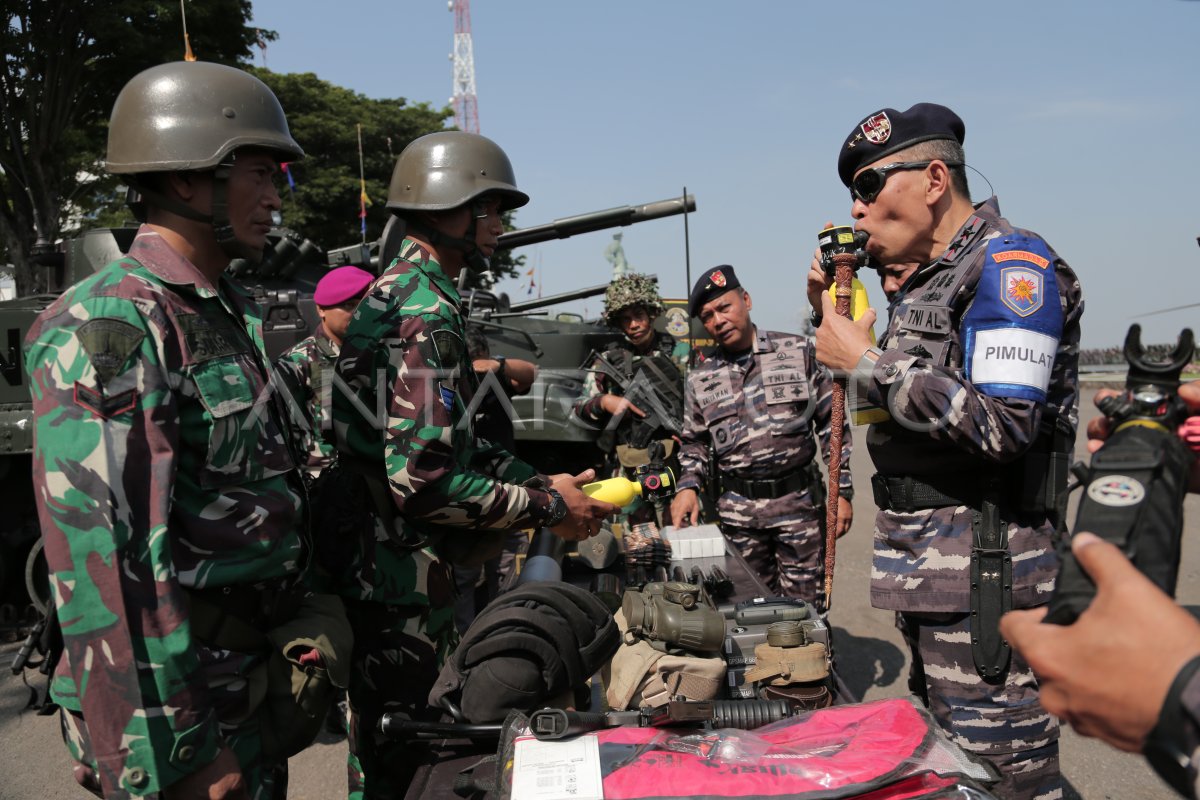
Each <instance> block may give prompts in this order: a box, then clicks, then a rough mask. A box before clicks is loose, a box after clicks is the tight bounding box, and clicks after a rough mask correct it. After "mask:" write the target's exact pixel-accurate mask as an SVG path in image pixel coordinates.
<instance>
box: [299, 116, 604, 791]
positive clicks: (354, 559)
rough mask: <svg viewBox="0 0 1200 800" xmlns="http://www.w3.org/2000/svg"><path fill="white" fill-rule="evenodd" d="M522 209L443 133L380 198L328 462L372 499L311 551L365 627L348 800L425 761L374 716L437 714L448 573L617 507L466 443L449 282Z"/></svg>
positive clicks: (400, 787)
mask: <svg viewBox="0 0 1200 800" xmlns="http://www.w3.org/2000/svg"><path fill="white" fill-rule="evenodd" d="M528 200H529V198H528V197H527V196H526V195H525V194H524V193H523V192H521V191H520V190H519V189H517V187H516V179H515V177H514V175H513V169H512V165H511V164H510V163H509V160H508V156H507V155H505V153H504V151H503V150H501V149H500V147H499V146H498V145H496V143H495V142H493V141H491V140H490V139H487V138H484V137H483V136H479V135H478V134H472V133H465V132H460V131H445V132H440V133H432V134H428V135H426V136H422V137H420V138H418V139H416V140H415V141H413V142H412V143H411V144H409V145H408V146H407V147H406V148H405V149H404V151H403V152H401V153H400V157H399V158H398V159H397V161H396V167H395V170H394V172H393V175H392V182H391V186H390V188H389V190H388V203H387V205H388V208H389V209H391V210H392V212H393V214H395V215H396V218H397V219H396V220H395V221H394V222H393V223H391V224H392V226H393V230H395V228H396V226H400V227H401V228H402V231H403V236H402V238H401V240H400V242H399V244H398V245H397V246H396V249H395V252H396V256H395V258H394V259H393V260H391V262H390V265H389V266H388V268H387V270H386V271H385V272H384V273H383V275H381V276H380V277H379V278H378V279H377V280H376V281H375V283H374V284H373V285H372V286H371V288H370V289H369V290H368V292H367V295H366V297H364V298H363V300H362V302H361V303H360V304H359V306H358V310H357V311H356V312H355V315H354V318H353V319H352V320H351V322H350V326H349V329H348V330H347V332H346V336H345V338H344V340H343V344H342V353H341V356H340V358H339V359H338V363H337V374H338V377H339V378H340V379H341V380H342V381H344V383H345V386H346V388H347V391H344V392H343V391H336V392H334V397H333V403H334V428H335V433H336V438H337V447H338V453H339V455H338V459H339V463H347V464H350V463H353V464H357V465H361V468H360V469H357V470H356V472H357V474H358V477H360V478H361V480H362V481H364V482H365V486H366V487H367V489H368V491H369V496H371V497H372V498H373V500H374V504H373V505H372V507H371V509H370V513H369V516H370V518H371V519H370V522H369V523H368V525H367V526H366V527H365V528H364V529H363V530H361V531H356V532H354V533H353V534H351V535H352V536H353V537H355V538H353V539H352V540H351V541H346V539H345V538H344V537H343V536H341V535H335V536H330V537H328V538H327V539H325V540H321V541H319V542H318V550H319V552H320V553H321V560H322V563H323V564H325V566H326V567H327V569H329V571H330V572H331V573H332V574H333V576H334V578H335V580H336V581H337V582H338V585H340V586H341V588H342V592H343V596H344V597H345V598H346V599H347V605H348V611H349V614H350V617H351V622H352V623H353V624H354V626H355V629H356V630H358V631H362V635H360V636H358V637H356V639H357V642H356V648H355V651H356V652H355V657H354V669H353V674H352V679H351V685H350V705H351V709H352V712H353V718H352V722H351V732H350V742H351V747H350V750H351V752H350V759H351V764H350V775H351V785H350V791H351V796H353V797H401V796H403V795H404V789H405V787H406V786H407V784H408V783H409V782H410V781H411V778H412V775H413V772H414V770H415V768H416V767H417V766H418V765H419V760H420V759H421V758H422V753H421V751H420V749H419V748H418V746H416V745H415V744H414V743H411V742H408V743H405V742H390V741H381V740H379V739H378V738H377V734H376V730H377V723H378V720H379V717H380V715H381V714H382V713H383V712H384V711H392V712H400V713H403V714H406V715H409V716H412V717H415V718H436V717H438V716H439V715H440V710H434V709H430V708H429V706H428V696H429V692H430V690H431V689H432V688H433V684H434V682H435V680H436V678H437V674H438V669H439V668H440V666H441V663H442V661H443V660H444V659H445V657H446V655H447V654H448V653H449V652H450V650H451V649H452V648H453V647H454V645H455V643H456V641H457V631H456V630H455V626H454V588H453V587H454V583H453V579H452V577H451V574H450V567H451V563H460V564H464V565H470V564H471V563H478V562H482V561H483V560H485V559H487V558H488V557H490V556H492V555H495V554H498V552H499V546H500V545H502V544H503V541H504V536H505V532H506V531H510V530H513V529H523V528H533V527H547V528H550V529H551V530H552V531H554V533H556V534H557V535H559V536H561V537H563V538H565V539H572V540H573V539H581V538H585V537H587V536H590V535H592V534H594V533H595V532H596V531H597V530H598V527H599V521H600V519H602V518H603V517H604V516H606V515H607V514H609V513H611V511H613V510H614V509H613V506H611V505H610V504H608V503H601V502H599V501H595V500H592V499H591V498H589V497H587V496H586V495H585V494H583V492H582V491H580V489H579V486H581V485H582V484H584V483H586V482H588V481H589V480H591V479H592V478H593V477H594V476H593V475H592V474H591V473H590V471H589V472H587V473H584V474H582V475H578V476H570V475H556V476H546V475H541V474H538V472H537V471H536V470H535V469H534V468H533V467H531V466H529V465H528V464H525V463H523V462H521V461H519V460H518V459H516V458H515V457H513V456H512V455H511V454H510V453H508V452H507V451H505V450H504V449H502V448H500V447H499V446H497V445H494V444H491V443H489V442H486V441H484V440H476V438H475V436H474V433H473V427H472V412H473V410H474V408H475V405H474V404H473V403H472V400H473V399H475V398H474V393H475V389H476V386H475V373H474V370H473V369H472V364H471V359H470V356H469V354H468V346H467V338H466V326H465V323H464V319H463V309H462V300H461V298H460V296H459V294H458V291H457V289H456V288H455V284H456V281H457V279H458V277H459V275H460V273H461V272H462V270H464V269H467V268H472V269H482V268H484V267H486V261H487V258H488V257H489V256H491V254H492V253H493V252H494V251H495V249H496V243H497V238H498V237H499V235H500V233H501V231H502V227H501V220H500V214H501V213H502V212H504V211H506V210H509V209H513V208H519V207H520V206H522V205H524V204H525V203H526V202H528ZM385 238H386V237H385ZM488 544H491V545H492V546H493V549H492V551H491V552H489V551H488V548H487V545H488Z"/></svg>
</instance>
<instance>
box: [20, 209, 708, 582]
mask: <svg viewBox="0 0 1200 800" xmlns="http://www.w3.org/2000/svg"><path fill="white" fill-rule="evenodd" d="M695 208H696V203H695V200H694V198H693V197H692V196H691V195H688V196H686V197H680V198H674V199H670V200H661V201H658V202H654V203H646V204H643V205H635V206H621V207H618V208H610V209H607V210H604V211H595V212H591V213H588V214H579V215H576V216H571V217H564V218H562V219H557V220H555V221H553V222H550V223H547V224H545V225H538V226H534V227H531V228H524V229H521V230H515V231H510V232H508V233H505V234H503V235H502V236H501V237H500V243H499V247H500V248H502V249H503V248H513V247H524V246H526V245H530V244H536V243H539V242H545V241H550V240H552V239H564V238H567V237H569V236H574V235H577V234H580V233H587V232H590V231H598V230H603V229H605V228H614V227H618V226H624V225H633V224H635V223H638V222H645V221H648V220H652V219H659V218H661V217H668V216H672V215H676V214H682V213H684V212H685V210H686V211H694V210H695ZM136 232H137V229H136V228H132V227H128V228H102V229H96V230H91V231H87V232H86V233H83V234H81V235H80V236H78V237H76V238H74V239H71V240H68V241H66V242H63V243H62V244H60V245H57V246H49V247H43V248H42V249H41V251H40V253H39V254H38V255H37V256H36V258H37V263H38V264H39V265H41V266H42V267H43V268H44V269H45V270H46V276H47V284H48V286H49V287H50V288H49V290H48V291H47V292H46V293H43V294H38V295H32V296H28V297H21V298H18V299H16V300H10V301H7V302H2V303H0V501H2V502H3V505H4V507H5V508H6V509H7V511H8V513H7V514H5V517H4V520H3V521H0V604H3V603H5V602H19V603H20V604H21V605H24V603H25V599H24V597H23V595H24V594H25V592H24V591H21V589H22V588H23V587H22V583H23V581H22V577H23V573H24V571H25V568H26V566H27V562H28V563H29V564H31V565H32V564H33V562H34V561H35V560H36V558H37V557H38V554H37V553H36V552H32V553H31V550H32V547H33V544H34V542H35V541H37V539H38V526H37V512H36V507H35V505H34V497H33V486H32V482H31V481H30V477H29V476H30V475H31V472H32V465H31V455H30V454H31V451H32V449H33V430H32V427H31V415H32V403H31V401H30V396H29V386H28V381H27V380H26V378H25V367H24V363H23V358H22V354H21V347H22V343H23V341H24V338H25V333H26V331H28V330H29V327H30V325H31V324H32V322H33V320H34V318H35V317H36V316H37V315H38V314H39V313H41V312H42V311H43V310H45V309H46V307H47V306H48V305H50V303H51V302H53V300H54V299H55V297H57V296H58V294H60V293H61V292H62V291H63V290H64V289H66V288H67V287H68V286H70V285H71V284H73V283H75V282H77V281H79V280H82V279H83V278H85V277H87V276H88V275H90V274H91V273H92V272H94V271H96V270H98V269H100V268H101V267H103V266H104V265H106V264H108V263H109V262H111V261H113V260H115V259H117V258H119V257H120V256H121V255H123V254H124V253H125V252H126V251H127V250H128V249H129V247H130V245H131V244H132V242H133V237H134V235H135V234H136ZM268 238H269V242H268V250H267V253H266V254H265V256H264V257H263V259H262V261H261V263H258V264H255V263H252V262H250V261H244V260H235V261H234V262H233V263H232V264H230V267H229V272H228V274H229V275H230V277H232V278H233V279H234V280H235V281H236V282H238V283H239V284H241V285H243V286H245V287H246V288H247V289H249V290H251V291H252V292H253V293H254V294H255V296H256V298H257V300H258V302H259V303H260V304H261V305H262V307H263V322H264V324H263V339H264V341H265V343H266V347H267V351H268V352H269V353H270V355H271V356H272V358H274V357H276V356H278V355H279V354H280V353H282V352H283V351H284V350H286V349H287V348H288V347H290V346H291V345H293V344H295V343H296V342H298V341H300V340H301V339H303V338H305V337H306V336H308V335H309V333H310V332H311V331H312V329H313V328H314V327H315V326H316V325H317V322H318V317H317V312H316V306H315V305H314V303H313V300H312V296H313V292H314V290H315V288H316V283H317V281H318V280H320V278H321V276H322V275H324V274H325V272H326V271H327V270H328V269H330V268H332V267H337V266H343V265H346V264H353V265H356V266H361V267H364V268H366V269H369V270H371V271H373V272H375V273H376V274H378V273H379V272H380V271H381V270H382V268H384V267H386V266H387V264H383V265H380V264H379V263H378V261H379V257H378V254H379V252H380V246H381V245H380V243H378V242H373V243H363V244H355V245H350V246H347V247H341V248H336V249H332V250H326V249H324V248H322V247H320V246H318V245H317V244H315V243H314V242H312V241H309V240H307V239H305V238H303V237H302V236H300V235H298V234H297V233H295V232H293V231H290V230H288V229H276V230H274V231H272V233H271V234H270V236H269V237H268ZM607 287H608V284H607V283H603V284H597V285H595V286H589V287H586V288H583V289H577V290H574V291H571V292H564V293H562V294H557V295H553V296H550V297H543V298H539V299H536V300H529V301H525V302H521V303H510V302H509V300H508V297H507V296H506V295H504V294H495V293H492V292H489V291H486V290H483V289H474V290H469V291H467V292H465V297H464V300H465V303H466V306H467V309H468V311H469V313H470V316H471V322H472V323H478V324H479V325H481V326H482V327H483V328H484V331H485V334H486V336H487V337H488V340H489V345H490V347H491V350H492V353H493V355H503V356H510V357H513V358H524V359H527V360H529V361H533V362H534V363H536V364H538V365H539V367H540V368H541V370H540V371H541V379H540V380H539V381H538V383H537V385H535V387H534V389H533V390H532V391H531V392H530V393H529V394H527V395H524V396H521V397H516V398H513V405H514V408H515V411H516V416H517V417H518V419H519V420H520V422H519V423H518V424H517V426H516V438H517V443H518V444H517V451H518V454H519V455H521V457H522V458H525V459H527V460H529V461H531V462H533V463H535V464H537V465H538V466H539V468H541V469H542V470H543V471H544V472H550V473H553V472H563V471H568V470H569V471H572V472H578V471H580V470H581V469H584V468H586V467H587V466H591V465H592V463H593V462H595V461H596V460H597V456H598V451H597V450H596V449H595V446H594V444H593V442H594V440H595V438H596V435H597V433H598V432H597V431H594V430H591V429H589V428H588V427H587V426H586V425H584V424H583V423H582V422H580V421H579V420H577V419H575V418H574V417H573V416H572V414H571V409H572V406H573V405H574V402H575V399H576V398H578V397H579V395H580V393H581V391H582V374H581V373H580V371H579V368H580V367H581V366H582V365H583V364H584V361H585V359H586V357H587V354H588V353H590V352H591V351H593V350H603V349H604V347H605V345H606V344H607V343H608V342H610V341H613V340H615V339H616V338H618V336H619V334H616V333H614V332H613V331H611V330H610V329H608V328H607V327H605V326H604V325H602V324H600V323H598V322H585V321H583V320H582V319H578V318H577V319H574V320H565V321H564V320H557V319H550V318H547V317H545V316H544V315H545V313H546V312H544V311H542V310H541V309H544V308H547V307H549V306H552V305H556V304H560V303H565V302H569V301H572V300H578V299H582V298H587V297H593V296H596V295H600V294H603V293H604V291H605V289H606V288H607ZM34 571H35V572H40V571H44V566H41V565H40V564H38V565H36V568H35V570H34ZM26 582H28V581H26ZM32 582H34V583H38V582H39V579H38V577H37V576H36V575H35V576H33V580H32ZM40 582H41V583H43V584H44V578H41V579H40ZM18 598H20V599H18Z"/></svg>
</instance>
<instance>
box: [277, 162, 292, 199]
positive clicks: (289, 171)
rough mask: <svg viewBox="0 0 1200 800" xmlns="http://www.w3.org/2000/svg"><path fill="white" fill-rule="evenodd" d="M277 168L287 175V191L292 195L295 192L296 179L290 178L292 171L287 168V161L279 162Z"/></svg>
mask: <svg viewBox="0 0 1200 800" xmlns="http://www.w3.org/2000/svg"><path fill="white" fill-rule="evenodd" d="M279 168H280V169H281V170H283V174H284V175H286V176H287V179H288V192H289V193H291V194H293V195H294V194H295V193H296V181H295V180H294V179H293V178H292V171H291V170H290V169H288V162H287V161H284V162H281V163H280V165H279Z"/></svg>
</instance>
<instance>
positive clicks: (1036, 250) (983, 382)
mask: <svg viewBox="0 0 1200 800" xmlns="http://www.w3.org/2000/svg"><path fill="white" fill-rule="evenodd" d="M984 258H985V262H984V266H983V273H982V275H980V277H979V284H978V285H977V286H976V288H975V299H974V301H973V302H972V304H971V307H970V308H969V309H968V310H967V312H966V314H964V315H963V325H962V330H963V350H964V356H965V357H964V359H963V362H964V365H965V371H966V377H967V380H969V381H971V383H972V384H974V385H975V388H977V389H978V390H979V391H980V392H982V393H983V394H986V395H990V396H992V397H1015V398H1021V399H1025V400H1035V401H1037V402H1045V400H1046V390H1047V388H1048V387H1049V386H1050V375H1051V373H1052V372H1053V370H1054V356H1055V353H1056V352H1057V351H1058V343H1059V340H1060V339H1061V338H1062V328H1063V309H1062V301H1061V300H1060V299H1059V296H1058V281H1057V279H1056V277H1055V274H1054V255H1053V254H1052V253H1051V252H1050V248H1049V246H1048V245H1047V244H1046V243H1045V242H1043V241H1042V240H1041V239H1039V238H1037V237H1035V236H1030V235H1028V234H1020V233H1010V234H1008V235H1002V236H997V237H995V238H994V239H992V240H991V241H990V242H989V243H988V248H987V254H986V255H985V256H984Z"/></svg>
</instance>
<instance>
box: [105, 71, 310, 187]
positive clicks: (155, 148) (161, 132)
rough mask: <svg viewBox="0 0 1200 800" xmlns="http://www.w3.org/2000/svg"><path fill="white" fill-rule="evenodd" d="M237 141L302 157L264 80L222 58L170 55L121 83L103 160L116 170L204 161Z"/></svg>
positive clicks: (168, 168)
mask: <svg viewBox="0 0 1200 800" xmlns="http://www.w3.org/2000/svg"><path fill="white" fill-rule="evenodd" d="M240 147H258V148H263V149H265V150H269V151H272V152H274V153H275V154H276V155H277V156H278V157H279V159H280V160H281V161H298V160H300V159H302V158H304V151H303V150H302V149H300V145H298V144H296V140H295V139H293V138H292V134H291V132H290V131H289V130H288V124H287V117H286V116H284V113H283V107H282V106H281V105H280V104H279V100H278V99H277V98H276V97H275V94H274V92H272V91H271V89H270V88H269V87H268V86H267V85H266V84H265V83H263V82H262V81H260V80H259V79H258V78H256V77H254V76H253V75H251V74H250V73H248V72H243V71H242V70H240V69H235V68H234V67H227V66H224V65H222V64H211V63H208V62H204V61H175V62H172V63H170V64H160V65H159V66H157V67H151V68H150V69H148V70H145V71H144V72H141V73H138V74H137V75H135V76H133V78H131V79H130V81H129V83H127V84H125V87H124V88H123V89H121V93H120V94H119V95H117V102H116V103H115V104H113V110H112V116H111V117H110V118H109V123H108V157H107V158H106V159H105V166H106V169H107V170H108V171H109V172H110V173H113V174H116V175H123V174H129V173H138V172H174V171H176V170H181V171H186V170H203V169H211V168H213V167H215V166H217V165H218V164H220V163H221V161H222V160H224V159H225V158H226V157H227V156H228V155H229V154H230V153H231V152H233V151H234V150H236V149H238V148H240Z"/></svg>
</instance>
